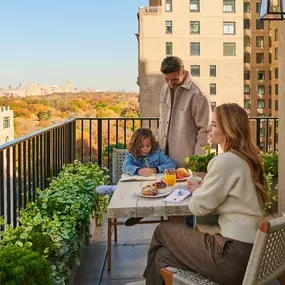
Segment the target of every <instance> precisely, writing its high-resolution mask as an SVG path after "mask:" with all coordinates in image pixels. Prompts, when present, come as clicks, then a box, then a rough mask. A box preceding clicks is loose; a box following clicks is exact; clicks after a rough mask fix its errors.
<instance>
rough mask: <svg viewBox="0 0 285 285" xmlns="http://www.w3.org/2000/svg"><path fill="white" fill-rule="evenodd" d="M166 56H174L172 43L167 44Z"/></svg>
mask: <svg viewBox="0 0 285 285" xmlns="http://www.w3.org/2000/svg"><path fill="white" fill-rule="evenodd" d="M165 47H166V55H172V42H166V43H165Z"/></svg>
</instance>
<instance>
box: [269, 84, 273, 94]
mask: <svg viewBox="0 0 285 285" xmlns="http://www.w3.org/2000/svg"><path fill="white" fill-rule="evenodd" d="M271 94H272V85H269V95H271Z"/></svg>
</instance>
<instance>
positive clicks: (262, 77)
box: [257, 70, 265, 80]
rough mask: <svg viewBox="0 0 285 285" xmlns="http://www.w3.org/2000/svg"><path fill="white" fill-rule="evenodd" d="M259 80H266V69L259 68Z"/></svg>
mask: <svg viewBox="0 0 285 285" xmlns="http://www.w3.org/2000/svg"><path fill="white" fill-rule="evenodd" d="M257 80H265V71H264V70H257Z"/></svg>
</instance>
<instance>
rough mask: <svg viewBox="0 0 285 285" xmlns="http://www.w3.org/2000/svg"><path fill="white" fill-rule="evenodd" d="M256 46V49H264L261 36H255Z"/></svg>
mask: <svg viewBox="0 0 285 285" xmlns="http://www.w3.org/2000/svg"><path fill="white" fill-rule="evenodd" d="M256 46H257V47H264V37H263V36H257V37H256Z"/></svg>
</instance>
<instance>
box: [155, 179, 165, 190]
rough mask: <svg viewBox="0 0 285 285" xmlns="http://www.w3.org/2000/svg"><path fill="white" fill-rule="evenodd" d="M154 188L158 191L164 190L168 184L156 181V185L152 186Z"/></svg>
mask: <svg viewBox="0 0 285 285" xmlns="http://www.w3.org/2000/svg"><path fill="white" fill-rule="evenodd" d="M152 187H153V188H156V189H164V188H166V187H167V185H166V183H165V182H164V181H162V180H161V181H156V182H155V183H153V184H152Z"/></svg>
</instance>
